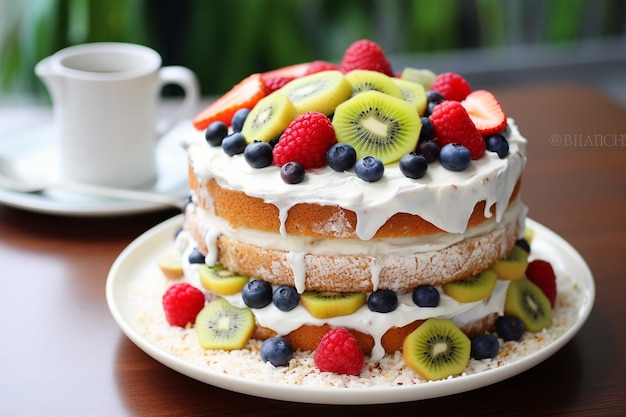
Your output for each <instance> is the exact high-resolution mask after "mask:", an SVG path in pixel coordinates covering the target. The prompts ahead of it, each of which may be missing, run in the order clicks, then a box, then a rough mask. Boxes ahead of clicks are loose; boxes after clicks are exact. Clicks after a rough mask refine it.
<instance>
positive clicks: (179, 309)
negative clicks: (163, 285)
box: [163, 282, 205, 327]
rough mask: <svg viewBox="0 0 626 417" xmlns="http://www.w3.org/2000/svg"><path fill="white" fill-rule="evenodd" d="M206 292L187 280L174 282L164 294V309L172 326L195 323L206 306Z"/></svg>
mask: <svg viewBox="0 0 626 417" xmlns="http://www.w3.org/2000/svg"><path fill="white" fill-rule="evenodd" d="M204 302H205V298H204V293H203V292H202V291H200V290H199V289H197V288H196V287H194V286H193V285H191V284H188V283H186V282H181V283H178V284H174V285H172V286H171V287H169V288H168V289H167V291H166V292H165V294H164V295H163V310H164V312H165V318H166V319H167V322H168V323H169V324H170V325H172V326H180V327H187V326H189V325H193V324H194V322H195V321H196V316H197V315H198V313H199V312H200V310H202V308H203V307H204Z"/></svg>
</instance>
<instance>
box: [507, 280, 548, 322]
mask: <svg viewBox="0 0 626 417" xmlns="http://www.w3.org/2000/svg"><path fill="white" fill-rule="evenodd" d="M504 314H506V315H508V316H513V317H517V318H518V319H520V320H521V321H522V323H524V328H525V329H526V330H527V331H529V332H538V331H541V330H543V329H548V328H550V326H552V307H551V305H550V300H548V298H547V297H546V296H545V294H544V293H543V291H541V289H540V288H539V287H538V286H536V285H535V284H533V283H532V282H531V281H529V280H528V279H526V278H523V279H518V280H517V281H511V283H510V284H509V287H508V289H507V292H506V300H505V302H504Z"/></svg>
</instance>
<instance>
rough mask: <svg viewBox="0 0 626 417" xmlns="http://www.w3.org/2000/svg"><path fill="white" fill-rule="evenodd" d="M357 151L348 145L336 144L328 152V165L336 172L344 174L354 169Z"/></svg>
mask: <svg viewBox="0 0 626 417" xmlns="http://www.w3.org/2000/svg"><path fill="white" fill-rule="evenodd" d="M355 163H356V151H355V150H354V148H353V147H352V146H350V145H348V144H347V143H335V144H334V145H333V146H331V147H330V148H329V149H328V151H326V164H328V166H329V167H331V168H332V169H334V170H335V171H339V172H343V171H347V170H349V169H352V168H353V167H354V164H355Z"/></svg>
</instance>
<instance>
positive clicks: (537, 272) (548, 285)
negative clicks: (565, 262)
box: [526, 259, 557, 308]
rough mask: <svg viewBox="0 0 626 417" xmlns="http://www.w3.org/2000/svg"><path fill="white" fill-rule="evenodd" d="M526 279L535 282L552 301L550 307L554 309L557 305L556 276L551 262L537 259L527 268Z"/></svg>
mask: <svg viewBox="0 0 626 417" xmlns="http://www.w3.org/2000/svg"><path fill="white" fill-rule="evenodd" d="M526 278H528V279H529V280H530V281H532V282H534V283H535V285H537V286H538V287H539V288H541V291H543V293H544V294H545V295H546V297H548V300H550V305H552V308H554V304H555V303H556V293H557V290H556V275H555V273H554V269H552V265H551V264H550V262H547V261H543V260H540V259H535V260H534V261H531V262H529V263H528V266H527V267H526Z"/></svg>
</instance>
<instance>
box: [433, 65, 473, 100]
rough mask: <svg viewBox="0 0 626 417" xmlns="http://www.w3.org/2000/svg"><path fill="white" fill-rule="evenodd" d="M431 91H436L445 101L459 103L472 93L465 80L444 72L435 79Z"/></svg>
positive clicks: (457, 75) (454, 74)
mask: <svg viewBox="0 0 626 417" xmlns="http://www.w3.org/2000/svg"><path fill="white" fill-rule="evenodd" d="M430 89H431V90H432V91H437V92H438V93H440V94H441V95H442V96H443V97H444V98H445V99H446V100H454V101H461V100H464V99H465V97H467V96H468V94H469V93H471V92H472V89H471V88H470V86H469V84H468V83H467V81H465V78H463V77H461V76H460V75H459V74H457V73H454V72H444V73H441V74H439V75H437V77H436V78H435V81H434V82H433V85H432V86H431V87H430Z"/></svg>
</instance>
